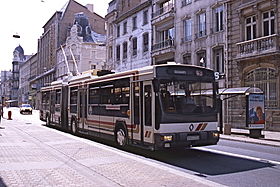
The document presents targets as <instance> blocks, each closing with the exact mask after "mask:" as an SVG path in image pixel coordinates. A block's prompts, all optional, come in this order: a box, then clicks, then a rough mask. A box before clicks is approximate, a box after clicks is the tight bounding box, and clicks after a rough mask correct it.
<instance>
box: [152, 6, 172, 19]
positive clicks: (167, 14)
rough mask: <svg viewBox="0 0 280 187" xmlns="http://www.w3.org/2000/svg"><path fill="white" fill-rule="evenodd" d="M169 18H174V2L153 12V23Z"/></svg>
mask: <svg viewBox="0 0 280 187" xmlns="http://www.w3.org/2000/svg"><path fill="white" fill-rule="evenodd" d="M167 19H174V4H169V5H168V6H165V7H162V8H160V9H158V10H156V11H155V12H154V13H152V24H156V23H160V22H162V21H165V20H167Z"/></svg>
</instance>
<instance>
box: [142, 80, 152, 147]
mask: <svg viewBox="0 0 280 187" xmlns="http://www.w3.org/2000/svg"><path fill="white" fill-rule="evenodd" d="M141 90H142V94H141V95H142V101H143V102H142V115H141V118H142V120H141V130H142V131H141V133H142V134H141V140H142V141H144V144H153V143H154V130H153V129H154V128H153V126H154V125H153V124H154V123H153V116H154V112H153V111H154V104H153V103H154V99H153V98H154V96H153V95H154V94H153V86H152V81H148V82H144V83H143V86H142V85H141Z"/></svg>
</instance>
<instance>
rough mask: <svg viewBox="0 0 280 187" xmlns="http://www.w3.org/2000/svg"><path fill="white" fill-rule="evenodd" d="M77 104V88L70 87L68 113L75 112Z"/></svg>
mask: <svg viewBox="0 0 280 187" xmlns="http://www.w3.org/2000/svg"><path fill="white" fill-rule="evenodd" d="M77 104H78V88H77V87H74V88H71V89H70V113H77Z"/></svg>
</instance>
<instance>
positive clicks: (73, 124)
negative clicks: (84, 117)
mask: <svg viewBox="0 0 280 187" xmlns="http://www.w3.org/2000/svg"><path fill="white" fill-rule="evenodd" d="M71 132H72V134H77V120H76V119H73V120H72V122H71Z"/></svg>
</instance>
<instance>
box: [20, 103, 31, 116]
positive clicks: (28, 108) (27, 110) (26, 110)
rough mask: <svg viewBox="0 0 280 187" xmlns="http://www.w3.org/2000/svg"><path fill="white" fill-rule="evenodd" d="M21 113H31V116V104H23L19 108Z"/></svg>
mask: <svg viewBox="0 0 280 187" xmlns="http://www.w3.org/2000/svg"><path fill="white" fill-rule="evenodd" d="M19 112H20V113H21V114H23V113H29V114H32V107H31V105H30V104H22V105H21V106H20V108H19Z"/></svg>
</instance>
